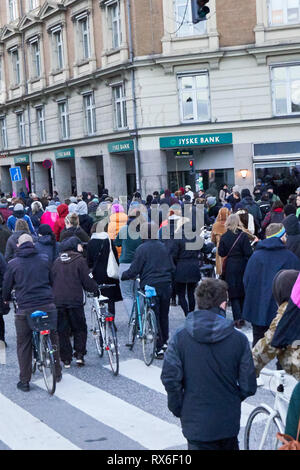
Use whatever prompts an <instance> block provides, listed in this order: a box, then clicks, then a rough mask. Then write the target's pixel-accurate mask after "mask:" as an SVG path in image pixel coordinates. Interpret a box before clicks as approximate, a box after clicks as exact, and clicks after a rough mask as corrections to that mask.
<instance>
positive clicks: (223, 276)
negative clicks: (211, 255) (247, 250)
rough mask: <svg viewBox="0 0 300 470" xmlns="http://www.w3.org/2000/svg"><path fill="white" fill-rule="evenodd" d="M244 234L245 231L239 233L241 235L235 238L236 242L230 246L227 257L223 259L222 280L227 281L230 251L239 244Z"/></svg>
mask: <svg viewBox="0 0 300 470" xmlns="http://www.w3.org/2000/svg"><path fill="white" fill-rule="evenodd" d="M242 235H243V232H241V233H240V234H239V236H238V237H237V239H236V240H235V242H234V244H233V245H232V247H231V248H230V250H229V252H228V255H227V256H225V258H224V259H223V263H222V273H221V276H220V279H222V281H225V273H226V263H227V259H228V257H229V255H230V253H231V252H232V250H233V248H234V247H235V245H236V244H237V242H238V241H239V239H240V238H241V236H242Z"/></svg>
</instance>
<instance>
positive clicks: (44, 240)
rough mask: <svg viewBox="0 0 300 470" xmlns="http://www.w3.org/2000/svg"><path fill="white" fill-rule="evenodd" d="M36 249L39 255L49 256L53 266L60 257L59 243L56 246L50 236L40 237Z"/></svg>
mask: <svg viewBox="0 0 300 470" xmlns="http://www.w3.org/2000/svg"><path fill="white" fill-rule="evenodd" d="M35 247H36V249H37V251H38V252H39V253H41V254H42V253H43V254H45V255H47V257H48V259H49V263H50V264H51V265H52V263H53V262H54V261H55V260H56V258H57V257H58V243H55V245H54V243H53V239H52V238H51V236H50V235H43V236H39V237H38V238H37V240H36V242H35Z"/></svg>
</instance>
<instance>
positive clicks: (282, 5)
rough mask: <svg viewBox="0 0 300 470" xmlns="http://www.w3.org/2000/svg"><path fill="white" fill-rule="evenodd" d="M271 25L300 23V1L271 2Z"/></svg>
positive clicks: (281, 0) (270, 0)
mask: <svg viewBox="0 0 300 470" xmlns="http://www.w3.org/2000/svg"><path fill="white" fill-rule="evenodd" d="M268 7H269V24H270V25H271V26H276V25H285V24H286V25H288V24H295V23H300V0H269V2H268Z"/></svg>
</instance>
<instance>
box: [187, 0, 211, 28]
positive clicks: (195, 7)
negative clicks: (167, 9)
mask: <svg viewBox="0 0 300 470" xmlns="http://www.w3.org/2000/svg"><path fill="white" fill-rule="evenodd" d="M191 2H192V21H193V23H194V24H196V23H199V21H206V20H207V18H206V15H208V13H209V12H210V9H209V8H208V7H207V6H206V4H207V3H208V2H209V0H191Z"/></svg>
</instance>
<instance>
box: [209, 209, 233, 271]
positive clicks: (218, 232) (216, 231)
mask: <svg viewBox="0 0 300 470" xmlns="http://www.w3.org/2000/svg"><path fill="white" fill-rule="evenodd" d="M229 214H230V212H229V211H228V210H226V209H224V208H223V209H221V210H220V212H219V214H218V218H217V220H216V222H215V223H214V224H213V226H212V231H211V241H212V242H213V243H214V244H215V246H216V247H217V248H218V247H219V244H220V240H221V236H222V235H224V233H225V232H226V227H225V222H226V220H227V217H228V216H229ZM222 264H223V259H222V257H221V256H220V255H219V253H218V250H217V253H216V273H217V274H219V275H220V274H221V273H222Z"/></svg>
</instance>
